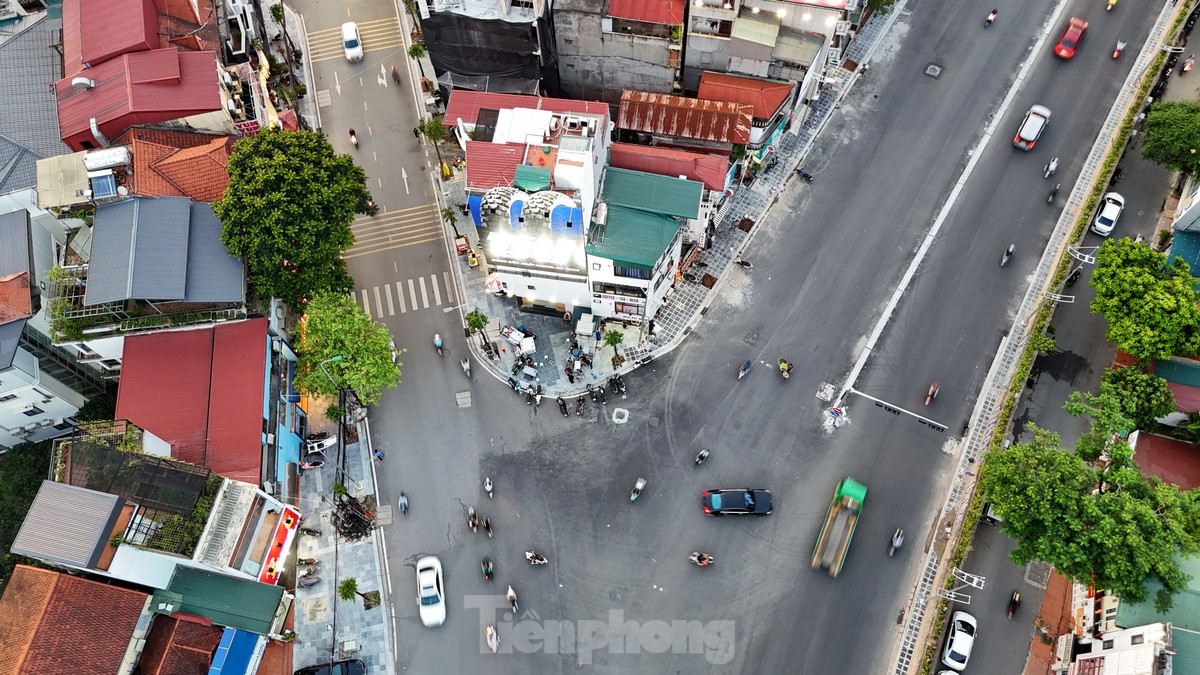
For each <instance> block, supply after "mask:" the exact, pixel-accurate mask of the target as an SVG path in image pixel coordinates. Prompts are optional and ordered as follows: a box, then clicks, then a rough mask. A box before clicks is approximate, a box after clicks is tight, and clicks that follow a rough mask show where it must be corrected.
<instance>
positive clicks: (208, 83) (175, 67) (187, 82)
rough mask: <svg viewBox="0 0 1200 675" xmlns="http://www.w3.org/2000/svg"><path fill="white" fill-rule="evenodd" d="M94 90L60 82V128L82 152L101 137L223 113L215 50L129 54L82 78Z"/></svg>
mask: <svg viewBox="0 0 1200 675" xmlns="http://www.w3.org/2000/svg"><path fill="white" fill-rule="evenodd" d="M83 76H86V77H87V78H88V79H90V80H92V81H94V82H95V83H96V84H95V86H94V87H92V88H87V87H85V86H76V85H73V84H71V79H72V78H70V77H68V78H65V79H62V80H59V81H58V82H57V83H56V84H55V91H56V93H57V96H58V124H59V130H60V133H61V135H62V140H63V142H64V143H66V144H67V145H69V146H70V147H71V148H72V149H74V150H76V151H79V150H83V149H86V148H87V147H88V146H86V145H84V143H90V144H91V147H97V146H99V143H98V142H97V141H96V140H95V139H94V138H93V136H92V132H91V127H90V121H91V120H92V119H93V118H94V119H95V120H96V123H97V124H98V125H99V127H100V133H101V134H103V135H104V136H105V137H106V138H112V137H114V136H116V135H118V134H120V133H121V132H123V131H125V130H126V129H128V128H129V127H132V126H134V125H136V124H154V123H157V122H168V121H170V120H175V119H179V118H181V117H188V116H190V115H197V114H200V113H206V112H212V111H215V110H219V109H220V107H221V97H220V94H219V93H218V90H217V69H216V57H215V55H214V54H213V53H212V52H181V51H180V50H179V49H177V48H175V47H168V48H165V49H154V50H150V51H144V52H138V53H136V54H125V55H122V56H119V57H117V58H114V59H111V60H109V61H106V62H105V63H102V64H100V65H98V66H96V67H94V68H90V69H88V70H87V71H86V72H84V73H82V74H81V77H83Z"/></svg>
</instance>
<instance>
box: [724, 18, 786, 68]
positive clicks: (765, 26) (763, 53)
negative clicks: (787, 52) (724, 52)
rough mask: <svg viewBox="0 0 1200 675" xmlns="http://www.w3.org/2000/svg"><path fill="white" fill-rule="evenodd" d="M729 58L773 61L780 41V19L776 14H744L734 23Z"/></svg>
mask: <svg viewBox="0 0 1200 675" xmlns="http://www.w3.org/2000/svg"><path fill="white" fill-rule="evenodd" d="M729 37H730V40H729V56H730V57H732V58H740V59H749V60H751V61H768V62H769V61H771V56H772V52H773V51H774V49H775V44H776V43H777V42H778V41H779V17H777V16H775V15H774V14H743V15H742V16H740V17H738V19H737V21H734V22H733V31H732V32H731V33H730V36H729Z"/></svg>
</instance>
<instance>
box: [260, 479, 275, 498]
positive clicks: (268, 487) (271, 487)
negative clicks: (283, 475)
mask: <svg viewBox="0 0 1200 675" xmlns="http://www.w3.org/2000/svg"><path fill="white" fill-rule="evenodd" d="M262 489H263V492H265V493H267V494H269V495H273V494H275V481H273V480H267V481H263V488H262Z"/></svg>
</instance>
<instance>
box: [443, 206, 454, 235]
mask: <svg viewBox="0 0 1200 675" xmlns="http://www.w3.org/2000/svg"><path fill="white" fill-rule="evenodd" d="M442 220H444V221H446V224H447V225H449V226H450V229H452V230H454V236H455V237H457V236H458V227H456V226H457V225H458V214H457V213H455V212H454V209H453V208H451V207H449V206H447V207H446V208H444V209H442Z"/></svg>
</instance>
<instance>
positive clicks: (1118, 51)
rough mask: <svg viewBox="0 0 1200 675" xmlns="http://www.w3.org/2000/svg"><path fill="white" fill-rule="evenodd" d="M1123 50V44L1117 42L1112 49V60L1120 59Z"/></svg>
mask: <svg viewBox="0 0 1200 675" xmlns="http://www.w3.org/2000/svg"><path fill="white" fill-rule="evenodd" d="M1124 49H1125V43H1124V42H1121V41H1120V40H1117V46H1116V47H1115V48H1114V49H1113V58H1114V59H1119V58H1121V52H1122V51H1124Z"/></svg>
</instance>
